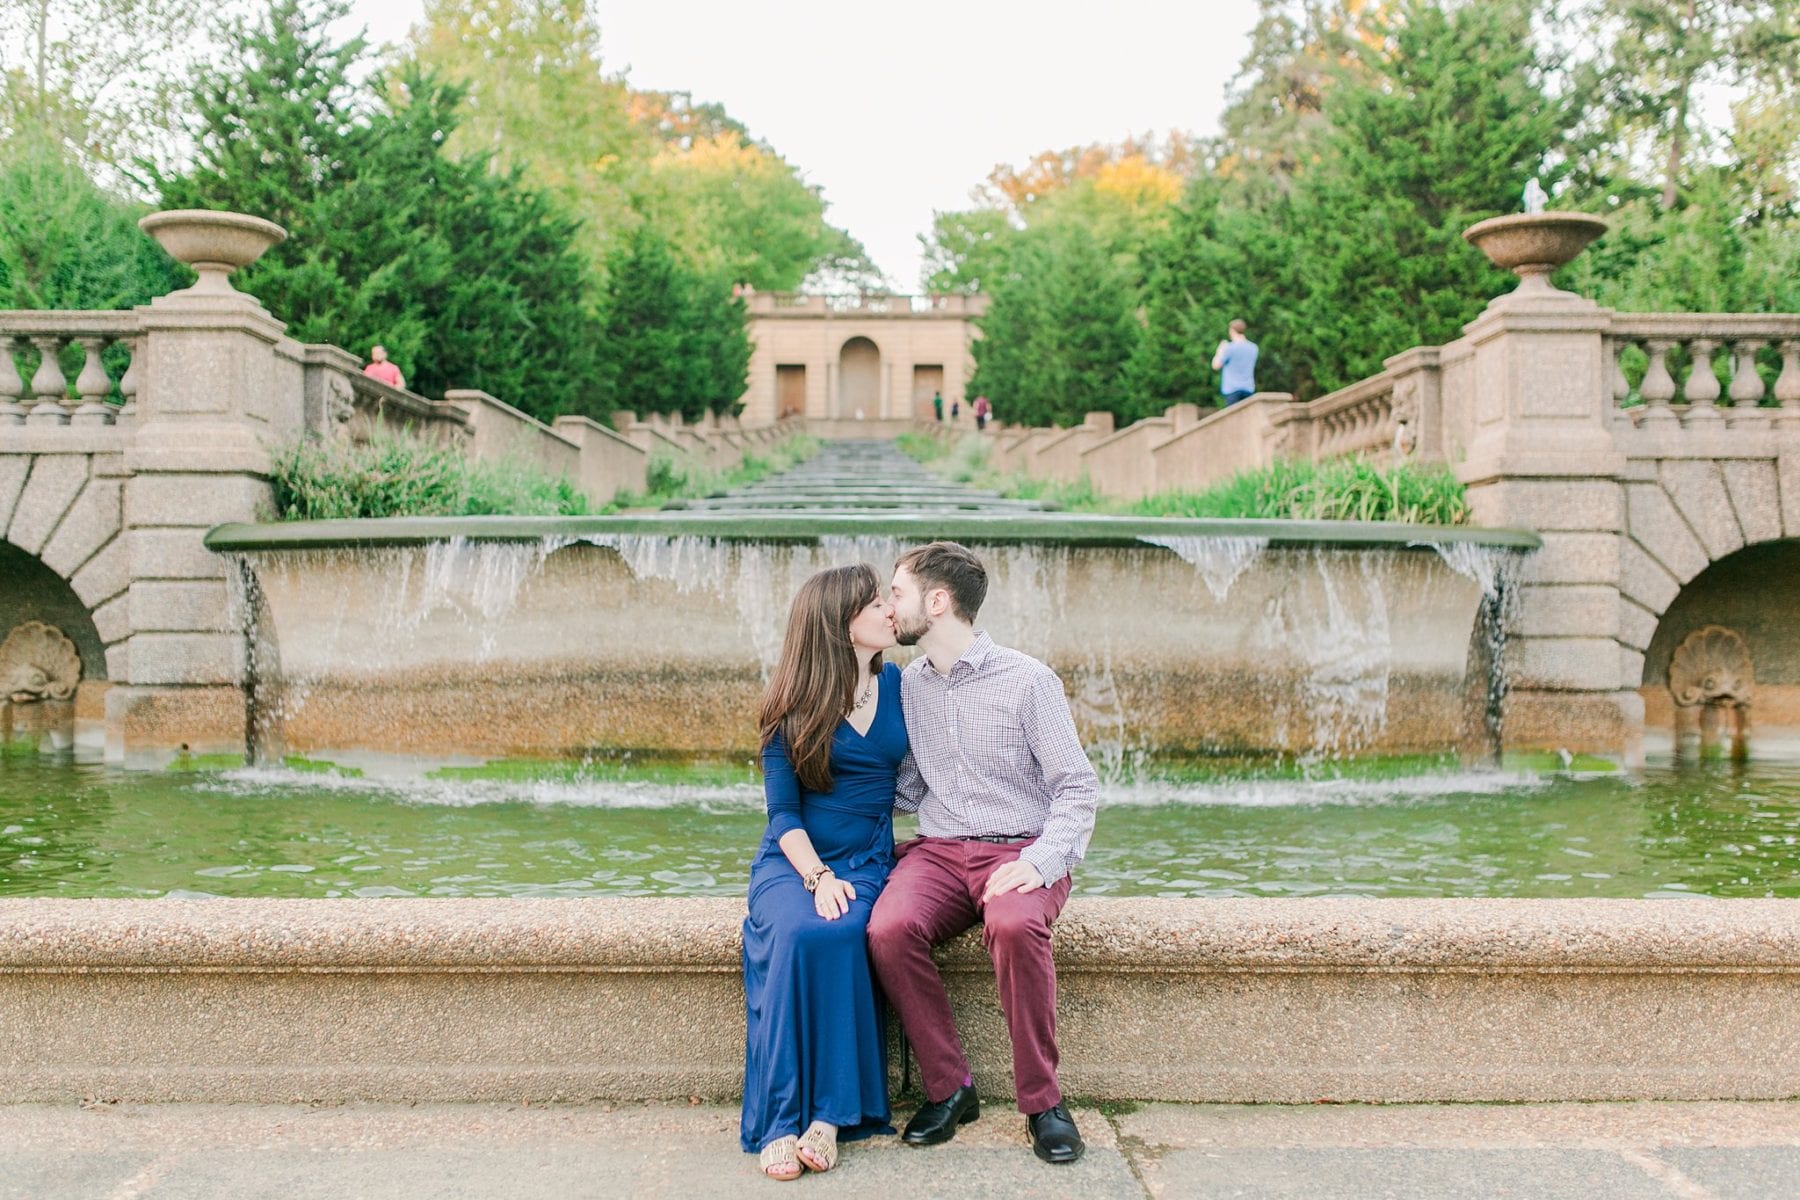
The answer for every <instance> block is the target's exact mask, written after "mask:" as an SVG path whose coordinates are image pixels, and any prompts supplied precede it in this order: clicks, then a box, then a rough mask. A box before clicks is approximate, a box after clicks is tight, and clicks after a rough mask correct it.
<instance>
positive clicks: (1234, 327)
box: [1213, 317, 1250, 333]
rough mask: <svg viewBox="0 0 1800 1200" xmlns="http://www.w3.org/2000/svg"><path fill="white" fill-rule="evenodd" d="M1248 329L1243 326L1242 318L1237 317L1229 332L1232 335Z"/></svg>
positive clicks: (1215, 326) (1246, 326)
mask: <svg viewBox="0 0 1800 1200" xmlns="http://www.w3.org/2000/svg"><path fill="white" fill-rule="evenodd" d="M1213 328H1214V329H1217V328H1218V326H1217V325H1214V326H1213ZM1248 328H1250V327H1249V326H1248V325H1246V324H1244V318H1242V317H1239V318H1238V319H1237V320H1235V321H1233V322H1232V323H1231V332H1233V333H1242V332H1244V331H1245V330H1246V329H1248Z"/></svg>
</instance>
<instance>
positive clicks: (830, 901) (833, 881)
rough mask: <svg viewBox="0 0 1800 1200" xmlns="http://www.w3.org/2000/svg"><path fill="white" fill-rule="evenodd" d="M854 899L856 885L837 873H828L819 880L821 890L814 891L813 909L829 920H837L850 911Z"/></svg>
mask: <svg viewBox="0 0 1800 1200" xmlns="http://www.w3.org/2000/svg"><path fill="white" fill-rule="evenodd" d="M854 899H856V889H855V888H854V887H852V886H851V885H850V884H848V883H845V882H844V881H843V880H841V879H839V878H838V877H837V876H836V875H827V876H825V878H823V879H821V880H819V890H818V891H816V892H814V893H813V911H814V912H816V913H818V914H819V915H820V916H821V917H824V918H825V919H826V920H827V921H835V920H837V919H838V918H839V917H841V916H843V915H844V914H845V913H847V912H849V911H850V902H851V901H852V900H854Z"/></svg>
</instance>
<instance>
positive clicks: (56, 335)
mask: <svg viewBox="0 0 1800 1200" xmlns="http://www.w3.org/2000/svg"><path fill="white" fill-rule="evenodd" d="M141 337H142V327H141V324H140V322H139V320H138V317H137V314H136V313H131V312H35V311H11V312H0V428H4V427H6V426H18V425H32V426H59V425H75V426H99V425H111V424H113V423H114V422H115V421H116V420H117V419H118V418H119V417H120V416H125V417H127V418H129V417H130V416H131V415H132V413H133V411H134V408H133V406H134V403H135V400H136V397H137V391H138V384H139V372H138V370H137V363H138V350H139V347H140V345H141ZM71 345H79V346H80V347H81V348H82V351H83V355H84V357H83V361H82V366H81V368H80V370H79V372H78V373H77V374H76V376H75V378H74V379H73V380H70V379H69V378H68V376H67V375H66V374H65V373H64V371H63V368H62V356H63V352H64V351H65V350H66V349H67V348H68V347H69V346H71ZM112 346H122V347H124V349H125V353H126V354H127V356H128V358H127V365H126V367H125V369H124V371H123V372H121V374H120V376H119V378H117V379H114V378H113V376H112V374H111V373H110V372H109V371H108V370H107V368H106V364H105V361H104V355H105V353H106V351H107V349H108V348H109V347H112ZM21 359H24V361H26V362H31V361H32V359H35V364H34V365H33V366H32V367H31V368H30V369H29V372H28V373H27V372H24V371H21V370H20V365H19V364H20V361H21ZM71 385H72V390H73V391H74V394H75V395H74V398H75V400H76V403H75V404H73V405H71V404H70V402H69V401H70V395H69V393H70V391H71ZM115 394H116V395H118V396H119V397H120V398H121V400H122V401H123V406H122V409H121V408H118V407H115V406H114V405H113V404H111V403H110V400H111V397H113V396H114V395H115Z"/></svg>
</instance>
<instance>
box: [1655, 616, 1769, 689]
mask: <svg viewBox="0 0 1800 1200" xmlns="http://www.w3.org/2000/svg"><path fill="white" fill-rule="evenodd" d="M1755 691H1756V675H1755V673H1754V672H1753V671H1752V670H1751V666H1750V647H1749V646H1748V645H1746V644H1745V642H1744V635H1743V634H1741V633H1739V632H1738V631H1737V630H1735V629H1727V628H1726V627H1725V626H1723V625H1706V626H1703V627H1701V628H1699V629H1696V630H1694V632H1692V633H1690V634H1688V635H1687V637H1685V638H1683V639H1682V641H1681V645H1679V646H1677V647H1675V653H1674V654H1673V655H1672V656H1671V657H1670V659H1669V693H1670V695H1672V696H1673V697H1674V699H1675V703H1676V704H1678V705H1680V706H1681V707H1683V708H1688V707H1692V706H1694V705H1698V704H1720V705H1724V706H1726V707H1747V706H1748V705H1749V704H1750V701H1751V698H1752V694H1753V693H1754V692H1755Z"/></svg>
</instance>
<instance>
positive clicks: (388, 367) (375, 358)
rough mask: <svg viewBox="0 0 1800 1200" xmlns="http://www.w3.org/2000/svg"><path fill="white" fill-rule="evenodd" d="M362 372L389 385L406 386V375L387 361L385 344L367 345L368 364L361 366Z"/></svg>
mask: <svg viewBox="0 0 1800 1200" xmlns="http://www.w3.org/2000/svg"><path fill="white" fill-rule="evenodd" d="M363 374H364V375H367V376H368V377H369V378H370V379H378V380H380V381H381V382H382V383H385V384H387V385H388V386H389V387H395V388H403V387H405V386H406V376H404V375H402V374H401V373H400V368H399V367H397V366H395V365H394V364H393V363H391V362H389V361H388V356H387V347H386V346H370V347H369V365H368V366H366V367H364V368H363Z"/></svg>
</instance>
